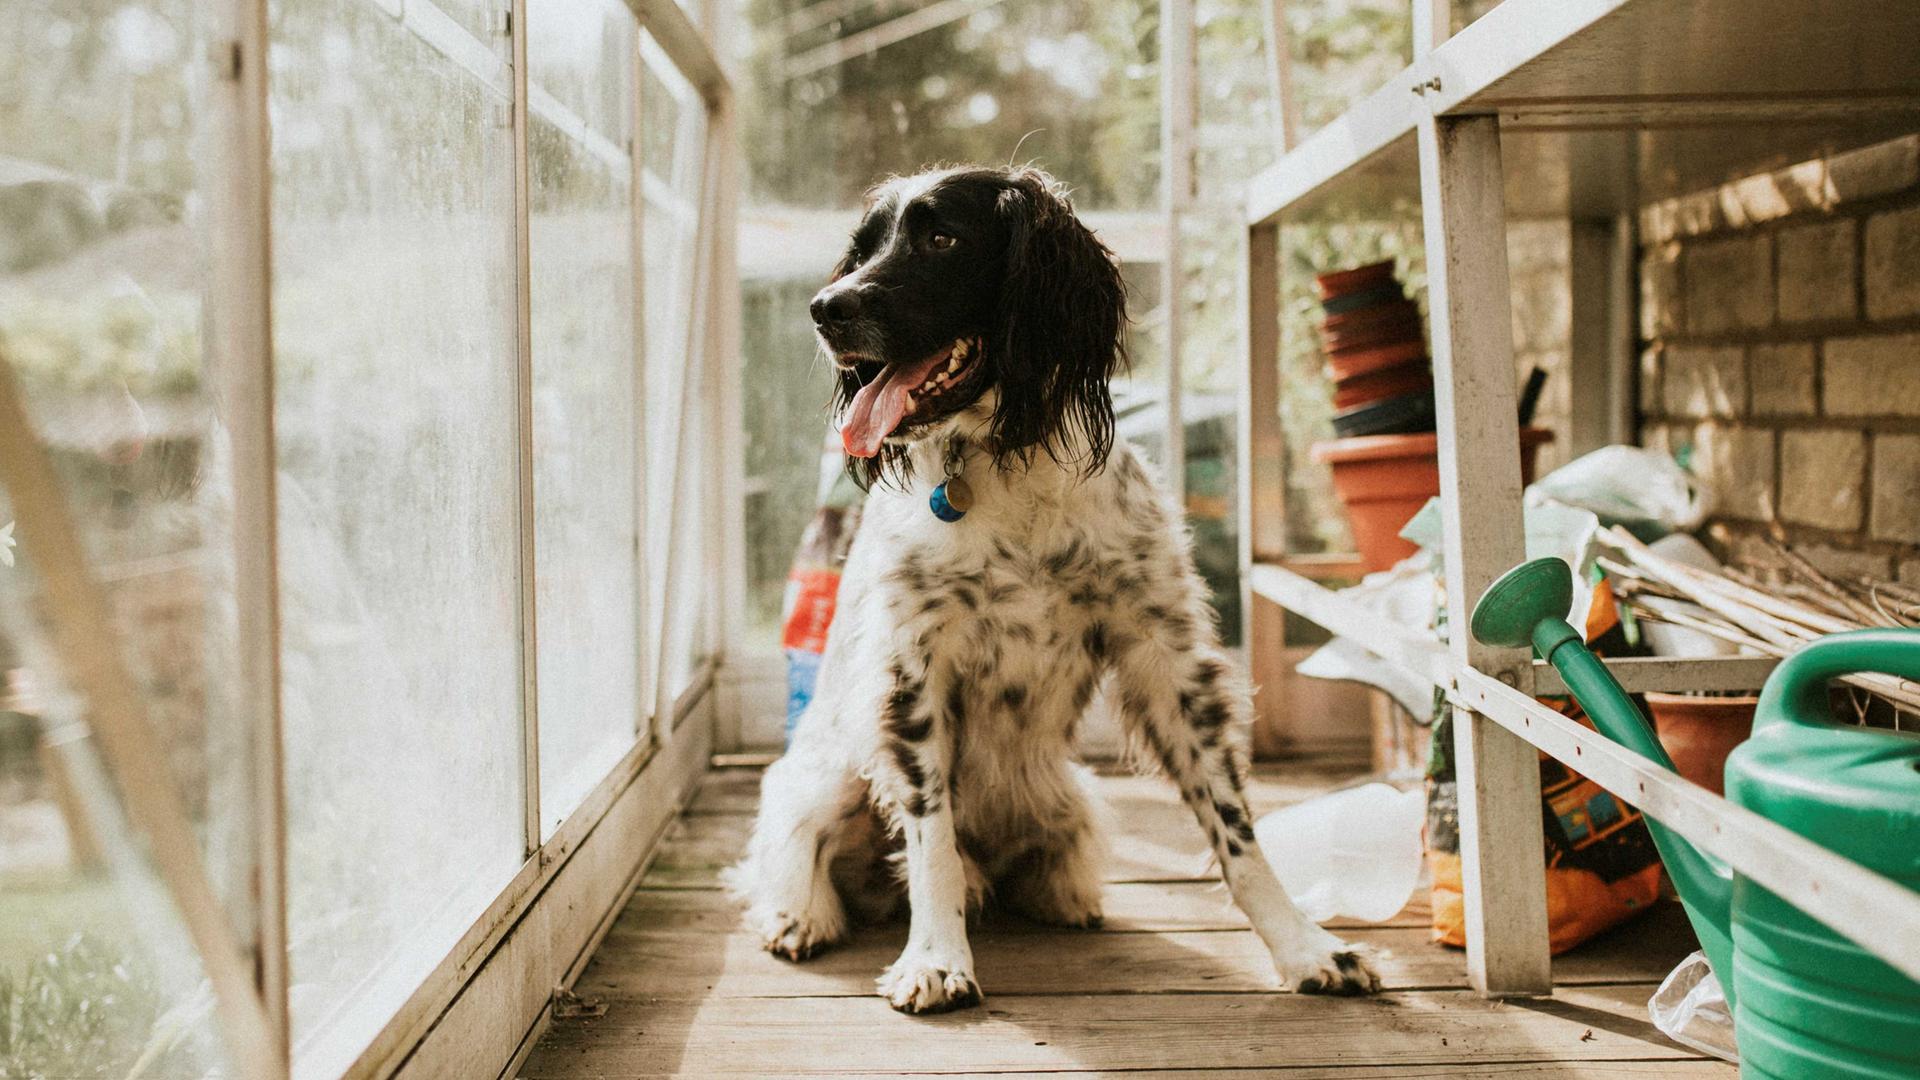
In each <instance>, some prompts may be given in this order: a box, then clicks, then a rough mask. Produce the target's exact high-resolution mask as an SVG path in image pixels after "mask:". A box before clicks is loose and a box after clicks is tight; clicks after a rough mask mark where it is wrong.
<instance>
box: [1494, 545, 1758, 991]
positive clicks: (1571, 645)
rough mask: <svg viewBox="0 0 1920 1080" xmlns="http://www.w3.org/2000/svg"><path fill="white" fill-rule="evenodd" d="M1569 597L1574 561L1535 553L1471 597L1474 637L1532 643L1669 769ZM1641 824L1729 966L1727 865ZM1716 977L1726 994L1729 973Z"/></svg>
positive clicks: (1706, 942)
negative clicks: (1575, 620) (1590, 644)
mask: <svg viewBox="0 0 1920 1080" xmlns="http://www.w3.org/2000/svg"><path fill="white" fill-rule="evenodd" d="M1572 604H1573V569H1572V568H1571V567H1569V566H1568V565H1567V564H1566V562H1565V561H1563V560H1561V559H1553V558H1548V559H1534V560H1532V561H1531V562H1525V563H1521V564H1520V565H1519V566H1516V567H1514V568H1513V569H1512V570H1509V571H1507V572H1506V573H1505V574H1503V575H1501V576H1500V579H1499V580H1498V581H1495V582H1494V583H1493V584H1492V585H1490V586H1488V587H1487V591H1486V592H1485V593H1483V594H1482V595H1481V597H1480V602H1479V603H1477V604H1475V605H1474V608H1473V618H1472V621H1471V624H1470V625H1471V629H1472V632H1473V636H1474V638H1475V639H1476V640H1478V641H1480V642H1481V643H1482V644H1486V645H1494V646H1501V647H1506V648H1524V647H1526V646H1528V645H1531V646H1532V647H1533V649H1534V651H1536V652H1537V653H1539V655H1540V658H1541V659H1543V660H1545V661H1547V662H1548V663H1550V664H1552V665H1553V666H1554V668H1555V669H1556V670H1558V671H1559V672H1560V677H1561V679H1562V680H1563V681H1564V682H1565V683H1566V684H1567V688H1568V689H1569V690H1571V691H1572V692H1573V696H1574V697H1575V698H1576V699H1577V700H1578V701H1579V702H1580V704H1581V707H1583V708H1584V709H1585V710H1586V712H1587V716H1588V717H1589V718H1591V719H1592V720H1593V723H1594V726H1595V727H1597V728H1599V729H1600V732H1601V734H1603V735H1605V736H1607V737H1608V738H1610V739H1612V740H1613V741H1615V742H1617V743H1619V744H1620V745H1622V746H1625V747H1626V748H1627V749H1629V750H1632V751H1633V752H1634V753H1636V754H1639V755H1641V756H1642V757H1645V758H1648V759H1649V760H1651V761H1653V762H1654V763H1655V764H1657V765H1659V766H1660V767H1661V768H1664V769H1667V770H1668V771H1673V759H1672V758H1670V757H1668V756H1667V752H1666V750H1665V749H1664V748H1663V747H1662V746H1661V745H1660V740H1659V739H1658V738H1656V737H1655V736H1654V733H1653V726H1652V725H1651V724H1649V723H1648V722H1647V719H1646V717H1644V716H1643V715H1641V712H1640V708H1639V706H1638V705H1635V704H1634V701H1633V699H1632V698H1631V697H1629V696H1628V695H1627V692H1626V690H1625V689H1623V688H1622V687H1621V686H1620V683H1619V682H1618V681H1617V680H1615V679H1614V677H1613V673H1612V672H1609V671H1608V670H1607V666H1606V665H1605V664H1603V663H1601V662H1600V660H1599V658H1598V657H1596V656H1594V655H1593V653H1591V652H1589V651H1588V650H1587V646H1586V642H1585V641H1584V640H1583V638H1582V637H1581V635H1580V632H1579V631H1577V630H1575V629H1574V628H1573V627H1572V626H1571V625H1570V624H1569V623H1568V622H1567V615H1568V608H1569V607H1570V606H1571V605H1572ZM1647 825H1648V828H1649V831H1651V832H1652V833H1653V842H1654V845H1655V846H1656V847H1658V848H1659V850H1660V859H1661V861H1662V862H1663V863H1665V864H1666V868H1667V875H1668V876H1669V877H1671V878H1672V879H1673V883H1674V887H1675V888H1677V889H1678V890H1679V891H1680V899H1681V903H1682V904H1684V905H1685V907H1686V909H1687V917H1688V919H1689V921H1691V922H1692V924H1693V929H1694V933H1695V934H1697V935H1698V936H1699V938H1700V947H1701V948H1702V949H1703V950H1704V951H1705V952H1706V954H1707V960H1708V962H1709V963H1711V964H1712V965H1713V967H1714V969H1715V970H1716V971H1723V972H1724V971H1730V970H1732V967H1731V965H1732V954H1733V944H1732V939H1731V938H1730V936H1729V932H1730V931H1729V923H1730V922H1731V918H1732V906H1733V873H1732V870H1731V869H1730V868H1729V867H1728V866H1727V865H1726V864H1725V863H1722V862H1720V861H1719V860H1718V859H1715V858H1713V857H1712V856H1709V855H1707V854H1706V853H1705V852H1702V851H1701V850H1700V849H1699V848H1696V847H1694V846H1693V844H1692V843H1691V842H1689V841H1688V840H1687V839H1686V838H1685V837H1683V836H1681V835H1680V834H1679V833H1676V832H1674V831H1672V830H1671V829H1668V828H1667V827H1666V826H1665V825H1663V824H1661V823H1660V822H1659V821H1658V820H1657V819H1655V818H1654V817H1652V816H1649V817H1648V818H1647ZM1721 982H1722V986H1723V988H1724V989H1726V990H1727V993H1728V999H1729V1001H1731V1000H1732V989H1731V986H1730V984H1729V982H1728V980H1726V979H1722V980H1721Z"/></svg>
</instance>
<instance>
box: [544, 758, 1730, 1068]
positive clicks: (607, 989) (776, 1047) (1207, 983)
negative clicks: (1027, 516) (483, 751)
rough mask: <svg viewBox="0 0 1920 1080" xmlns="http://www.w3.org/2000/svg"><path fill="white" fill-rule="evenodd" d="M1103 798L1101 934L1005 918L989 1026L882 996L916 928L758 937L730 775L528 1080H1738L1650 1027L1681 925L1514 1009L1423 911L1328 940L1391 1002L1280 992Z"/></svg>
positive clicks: (683, 833) (661, 857) (1335, 780)
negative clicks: (736, 891)
mask: <svg viewBox="0 0 1920 1080" xmlns="http://www.w3.org/2000/svg"><path fill="white" fill-rule="evenodd" d="M1350 778H1351V774H1348V775H1341V774H1339V773H1338V772H1334V771H1331V770H1329V769H1327V768H1326V767H1324V766H1322V767H1318V768H1316V767H1312V766H1306V765H1295V766H1282V767H1268V768H1263V769H1262V770H1261V771H1260V776H1259V777H1258V779H1257V780H1256V782H1255V785H1254V788H1253V791H1252V793H1251V794H1252V797H1253V801H1254V808H1255V810H1256V811H1258V812H1265V811H1268V810H1272V809H1275V808H1277V807H1279V806H1283V805H1286V804H1289V803H1292V802H1295V801H1298V800H1300V799H1302V798H1305V797H1307V796H1309V795H1311V794H1313V793H1315V792H1316V791H1320V790H1324V789H1326V788H1328V787H1330V786H1334V785H1337V784H1339V783H1342V782H1344V781H1346V780H1348V779H1350ZM1102 783H1103V785H1104V788H1105V794H1106V796H1107V799H1108V801H1109V803H1110V804H1111V806H1112V809H1113V812H1114V815H1115V820H1116V821H1117V822H1118V828H1117V830H1116V831H1117V832H1119V833H1120V834H1121V835H1119V836H1117V837H1116V843H1115V849H1116V858H1115V859H1114V863H1113V866H1112V867H1111V872H1110V875H1109V881H1110V884H1109V885H1108V888H1107V898H1106V916H1107V919H1106V926H1105V928H1104V929H1102V930H1098V931H1074V932H1069V931H1056V930H1050V929H1045V928H1041V927H1036V926H1033V925H1030V924H1025V923H1019V922H1015V921H1013V920H1012V919H1010V918H996V917H991V916H990V917H989V918H988V919H987V921H986V923H985V925H982V926H979V927H976V928H975V929H974V931H973V934H972V941H973V949H974V957H975V962H976V965H977V972H976V973H977V974H978V976H979V978H980V984H981V987H982V989H983V990H984V991H985V992H986V1003H985V1005H984V1006H983V1007H980V1008H974V1009H967V1010H963V1011H960V1012H956V1013H949V1014H946V1015H941V1016H932V1017H910V1016H905V1015H902V1014H899V1013H896V1012H894V1011H893V1010H891V1009H889V1008H888V1007H887V1005H886V1003H885V1002H883V1001H881V1000H880V999H879V998H878V997H876V996H875V995H874V993H873V979H874V976H875V975H877V974H878V973H879V972H880V970H881V968H883V967H885V966H886V965H887V963H889V962H890V961H891V960H892V959H893V957H894V955H895V954H896V953H897V952H898V951H899V949H900V947H901V945H902V943H903V942H904V940H905V935H906V929H905V926H904V924H900V925H892V926H885V927H874V928H870V929H867V930H863V931H860V932H858V933H856V935H855V936H854V937H853V939H852V940H850V941H848V942H846V943H844V944H842V945H840V946H837V947H835V948H834V949H832V950H830V951H828V952H826V953H823V954H821V955H820V956H818V957H816V958H814V959H813V960H811V961H809V962H807V963H805V964H797V965H796V964H790V963H787V962H786V961H783V960H777V959H774V958H773V957H771V956H769V955H767V954H766V953H764V952H762V951H760V949H759V947H758V945H757V944H756V942H755V941H754V940H753V939H752V938H751V937H749V936H748V935H746V934H744V933H743V932H742V931H741V930H740V927H739V920H738V917H737V914H736V911H735V908H734V905H733V904H732V903H731V902H730V901H729V900H728V899H727V897H726V896H725V894H724V893H722V892H721V891H720V889H719V880H718V874H719V871H720V868H721V867H723V866H725V865H727V864H728V863H730V862H732V861H733V860H734V859H735V858H737V857H738V855H739V853H740V850H741V846H742V844H743V843H744V841H745V838H746V833H747V828H748V826H749V824H750V823H751V820H752V816H751V815H752V813H753V808H754V802H755V798H756V794H757V791H758V785H759V774H758V772H757V771H755V770H746V769H731V770H719V771H716V772H714V773H712V774H711V775H710V776H708V778H707V779H706V781H705V782H704V784H703V786H702V787H701V789H700V791H699V793H698V795H697V796H696V797H695V798H694V800H693V803H692V805H691V806H690V807H689V809H688V811H687V813H686V815H685V816H684V817H683V818H682V819H681V820H680V821H679V822H678V823H677V824H676V825H675V826H674V828H673V831H672V832H671V833H670V835H669V838H668V840H667V841H666V843H665V844H664V846H663V848H662V850H661V851H660V852H659V854H658V857H657V858H656V860H655V862H654V865H653V866H652V868H651V869H650V870H649V872H648V873H647V875H646V877H645V878H644V879H643V881H642V885H641V888H640V889H639V891H638V892H636V893H635V895H634V897H633V901H632V903H631V904H630V905H629V906H628V907H627V910H626V911H625V912H624V913H622V914H621V916H620V917H619V919H618V921H617V922H616V924H615V925H614V927H613V929H612V931H611V932H610V933H609V934H608V936H607V939H606V941H605V943H604V944H602V945H601V947H600V950H599V952H598V954H597V955H596V956H595V957H594V959H593V960H592V962H591V963H590V965H589V966H588V967H587V969H586V971H585V973H584V974H583V975H582V976H581V978H580V981H579V983H578V984H577V985H576V986H575V988H574V989H575V992H576V994H577V999H576V1000H574V1001H570V1002H567V1003H566V1004H565V1005H564V1006H563V1007H561V1008H559V1009H556V1016H555V1018H554V1020H553V1025H552V1028H551V1029H550V1030H549V1031H548V1033H547V1034H546V1036H545V1037H544V1038H543V1039H541V1041H540V1043H539V1045H538V1046H537V1047H536V1048H535V1049H534V1051H533V1053H532V1054H531V1056H530V1057H529V1059H528V1060H527V1062H526V1063H525V1065H524V1066H523V1067H522V1068H521V1069H520V1072H519V1076H521V1077H524V1078H526V1080H585V1078H589V1077H620V1078H638V1077H652V1076H721V1075H733V1076H852V1075H859V1076H927V1075H954V1074H969V1073H993V1074H1002V1075H1048V1076H1060V1075H1063V1074H1064V1075H1101V1074H1111V1075H1124V1074H1135V1073H1150V1072H1167V1073H1175V1072H1179V1073H1186V1074H1188V1075H1204V1076H1253V1075H1256V1074H1257V1075H1271V1076H1278V1077H1285V1078H1307V1077H1341V1078H1350V1080H1359V1078H1363V1077H1430V1076H1460V1077H1465V1076H1476V1077H1481V1076H1485V1077H1498V1078H1500V1080H1512V1078H1518V1077H1638V1078H1653V1077H1663V1078H1664V1077H1673V1078H1678V1080H1695V1078H1705V1077H1726V1078H1731V1077H1733V1076H1734V1075H1735V1072H1734V1069H1733V1068H1732V1067H1731V1066H1728V1065H1724V1064H1721V1063H1718V1062H1713V1061H1707V1060H1702V1059H1700V1058H1699V1056H1698V1055H1696V1054H1693V1053H1692V1052H1690V1051H1688V1050H1686V1049H1684V1048H1682V1047H1679V1046H1676V1045H1675V1044H1673V1043H1671V1042H1669V1041H1668V1040H1667V1039H1665V1038H1664V1037H1662V1036H1661V1035H1660V1034H1659V1033H1658V1032H1657V1031H1655V1030H1654V1028H1653V1027H1652V1025H1651V1024H1650V1023H1649V1022H1648V1020H1647V1015H1646V1000H1647V996H1648V995H1649V994H1650V993H1652V991H1653V988H1654V986H1655V985H1656V984H1657V983H1658V981H1659V979H1660V978H1661V977H1662V976H1663V975H1664V974H1665V973H1666V972H1667V971H1668V970H1669V969H1670V968H1672V966H1673V965H1674V964H1675V963H1676V962H1678V961H1679V960H1680V959H1681V958H1682V957H1683V956H1685V955H1686V953H1688V952H1689V951H1691V949H1692V948H1693V946H1692V939H1691V936H1690V934H1689V932H1688V931H1687V928H1686V924H1685V919H1684V917H1683V916H1682V915H1681V913H1680V911H1679V909H1678V907H1677V905H1672V904H1668V905H1665V906H1663V907H1662V908H1660V909H1657V910H1655V911H1653V912H1650V913H1649V914H1648V915H1646V916H1644V917H1643V918H1642V919H1641V920H1640V921H1639V922H1637V923H1634V924H1631V925H1629V926H1627V927H1624V928H1622V929H1620V930H1617V931H1615V932H1613V933H1612V934H1610V935H1608V936H1606V937H1604V938H1601V939H1598V940H1595V941H1592V942H1589V943H1588V944H1587V945H1586V946H1585V947H1583V948H1581V949H1578V950H1576V951H1574V952H1573V953H1571V954H1569V955H1567V956H1563V957H1560V958H1558V959H1557V960H1556V961H1555V964H1554V978H1555V981H1556V982H1557V983H1558V984H1559V986H1560V989H1559V990H1558V991H1557V992H1556V993H1555V994H1554V995H1553V997H1552V998H1548V999H1540V1000H1531V1001H1516V1002H1506V1003H1500V1002H1489V1001H1483V1000H1481V999H1480V998H1478V997H1476V996H1475V995H1474V994H1473V993H1472V992H1471V991H1469V990H1467V989H1466V988H1465V987H1466V978H1465V964H1464V961H1463V958H1462V955H1461V954H1460V953H1459V952H1457V951H1454V950H1450V949H1446V948H1443V947H1440V946H1437V945H1433V944H1430V943H1429V942H1428V940H1427V938H1428V935H1427V930H1426V924H1427V920H1426V905H1425V899H1424V895H1421V896H1418V897H1416V900H1415V903H1414V904H1412V905H1410V906H1409V908H1408V910H1406V911H1405V912H1403V913H1402V914H1401V915H1400V916H1399V917H1397V918H1395V919H1393V920H1391V921H1390V922H1388V923H1385V924H1380V925H1369V926H1355V925H1353V924H1338V923H1336V924H1334V925H1335V926H1337V927H1339V928H1340V929H1341V932H1342V933H1343V934H1344V935H1346V936H1348V937H1350V938H1352V939H1355V940H1360V941H1365V942H1368V943H1370V944H1372V945H1374V946H1376V947H1378V948H1380V949H1382V950H1384V951H1386V952H1387V953H1389V954H1390V955H1389V956H1388V957H1387V959H1386V960H1385V961H1384V962H1383V970H1382V975H1383V977H1384V978H1385V980H1386V986H1387V990H1386V992H1385V993H1383V994H1381V995H1380V996H1378V997H1374V998H1365V999H1353V998H1346V999H1341V998H1320V997H1304V996H1297V995H1293V994H1286V993H1278V992H1276V991H1274V990H1273V982H1272V979H1273V974H1272V966H1271V963H1270V961H1269V960H1268V958H1267V956H1266V952H1265V950H1264V949H1263V948H1262V947H1261V945H1260V942H1259V940H1258V939H1257V938H1255V937H1254V935H1253V933H1252V931H1251V930H1249V929H1248V928H1247V924H1246V920H1245V919H1244V918H1243V917H1241V915H1240V913H1239V912H1238V911H1237V910H1235V909H1234V908H1233V907H1232V905H1231V904H1230V903H1229V902H1228V901H1227V899H1226V895H1225V892H1224V890H1222V889H1221V887H1220V884H1219V881H1218V879H1217V878H1215V877H1213V876H1211V875H1209V874H1208V872H1207V865H1206V864H1207V860H1206V857H1205V853H1204V850H1203V849H1204V844H1203V842H1202V840H1201V837H1200V834H1199V830H1198V829H1197V828H1196V827H1195V825H1194V823H1193V821H1192V819H1191V818H1190V817H1188V815H1187V812H1186V810H1185V809H1184V808H1183V807H1181V806H1180V805H1179V803H1178V801H1177V800H1176V799H1175V797H1174V795H1173V793H1172V791H1171V789H1170V787H1169V786H1168V785H1167V784H1166V782H1165V781H1163V780H1159V779H1149V778H1141V777H1131V776H1115V777H1108V778H1105V779H1104V780H1103V781H1102Z"/></svg>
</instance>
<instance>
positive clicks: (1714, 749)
mask: <svg viewBox="0 0 1920 1080" xmlns="http://www.w3.org/2000/svg"><path fill="white" fill-rule="evenodd" d="M1759 704H1760V699H1759V698H1757V697H1702V696H1700V695H1698V694H1663V693H1660V692H1658V691H1652V690H1649V691H1648V692H1647V708H1648V709H1649V710H1650V711H1652V713H1653V727H1654V731H1655V732H1656V733H1658V734H1659V736H1660V745H1661V746H1662V747H1665V748H1666V751H1667V756H1668V757H1671V758H1672V759H1673V767H1674V768H1675V769H1678V770H1679V771H1680V775H1681V776H1684V777H1686V778H1687V779H1689V780H1691V781H1693V782H1694V783H1696V784H1699V785H1700V786H1701V787H1703V788H1706V789H1707V790H1708V791H1711V792H1713V793H1714V794H1715V795H1725V794H1726V791H1725V790H1724V788H1723V787H1722V783H1723V777H1724V776H1725V774H1726V769H1727V755H1728V754H1730V753H1732V752H1733V748H1734V747H1736V746H1739V745H1740V744H1741V743H1743V742H1745V741H1747V736H1748V735H1750V734H1752V733H1753V710H1754V708H1755V707H1756V706H1758V705H1759Z"/></svg>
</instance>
